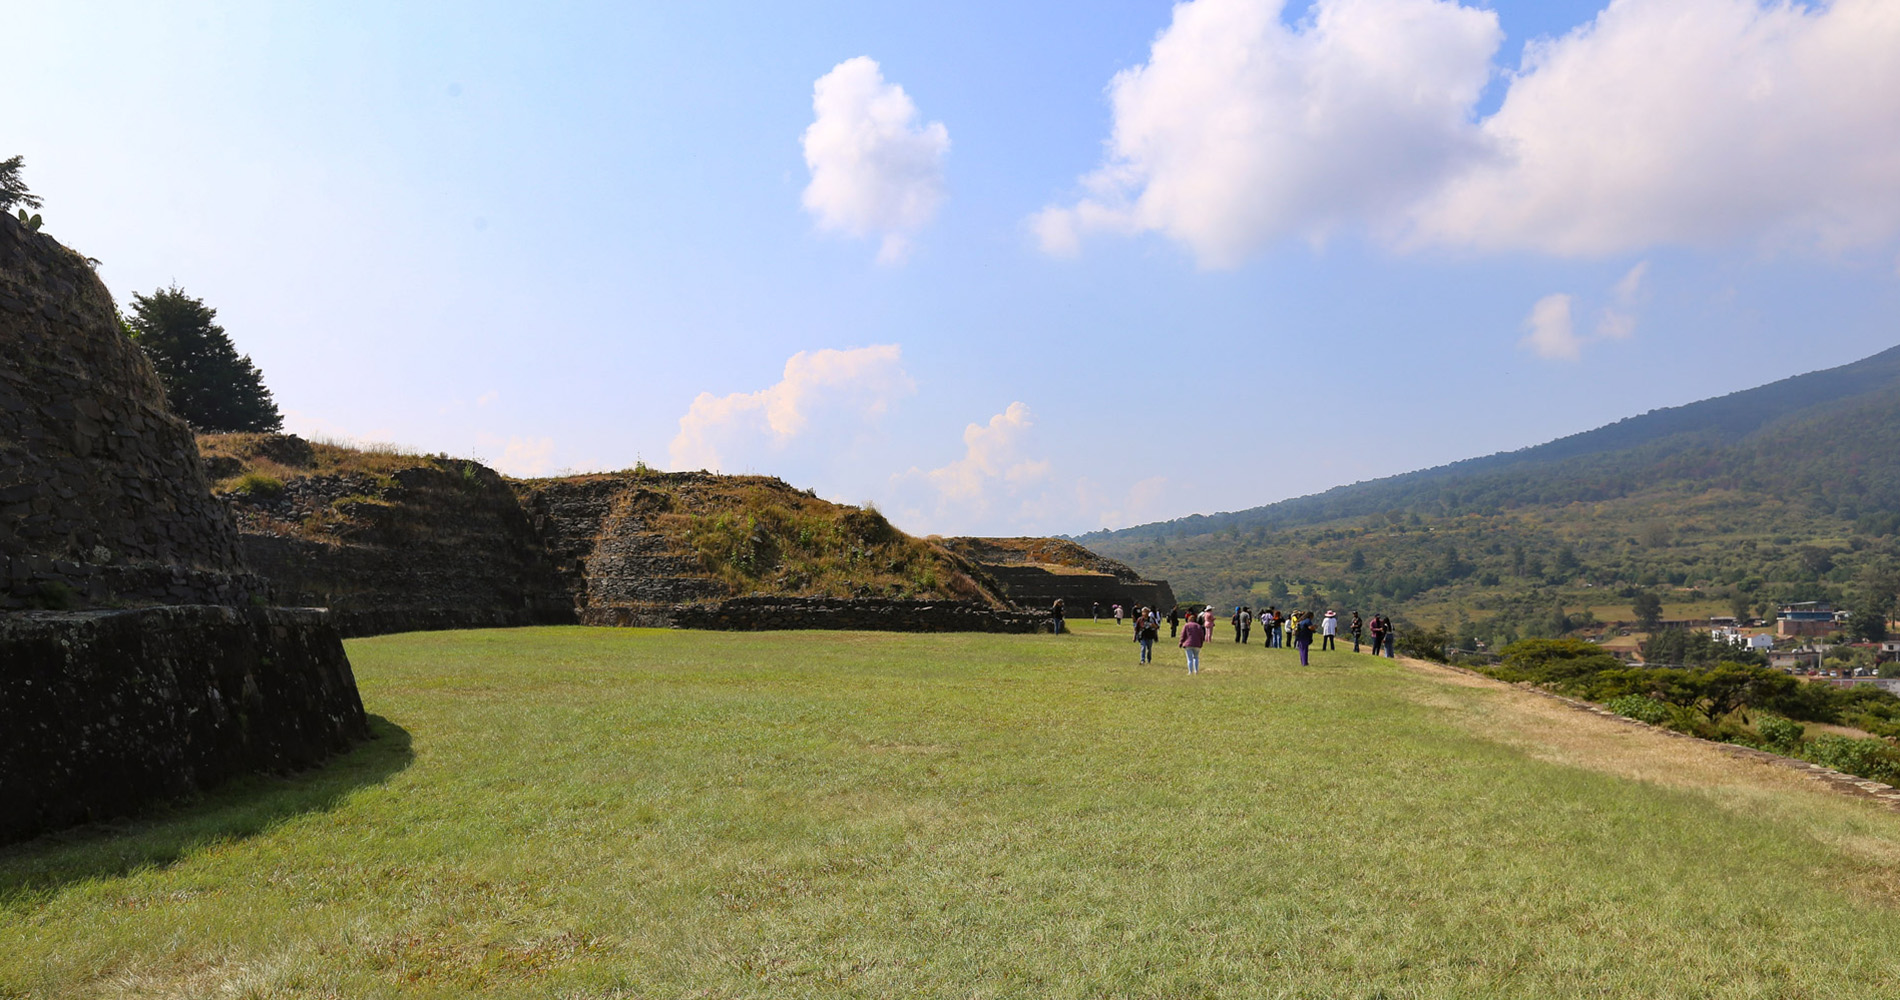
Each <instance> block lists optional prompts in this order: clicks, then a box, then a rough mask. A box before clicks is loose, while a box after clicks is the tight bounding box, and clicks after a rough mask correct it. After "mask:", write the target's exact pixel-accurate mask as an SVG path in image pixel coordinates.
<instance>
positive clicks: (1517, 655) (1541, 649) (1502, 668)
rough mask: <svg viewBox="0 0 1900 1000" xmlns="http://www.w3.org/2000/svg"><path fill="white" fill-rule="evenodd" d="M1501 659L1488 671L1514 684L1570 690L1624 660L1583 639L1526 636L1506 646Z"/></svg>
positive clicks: (1619, 664) (1620, 664)
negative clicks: (1526, 637)
mask: <svg viewBox="0 0 1900 1000" xmlns="http://www.w3.org/2000/svg"><path fill="white" fill-rule="evenodd" d="M1500 655H1501V657H1502V659H1501V660H1500V662H1499V663H1498V664H1497V665H1496V666H1494V667H1492V668H1490V669H1489V670H1486V671H1485V672H1486V673H1488V674H1490V675H1491V676H1493V677H1496V678H1497V679H1499V680H1502V681H1510V682H1511V683H1513V684H1516V683H1523V682H1527V681H1528V682H1529V683H1532V684H1540V685H1544V686H1546V687H1551V688H1555V689H1557V690H1568V689H1570V687H1571V686H1572V685H1574V684H1576V683H1577V682H1579V681H1586V680H1588V679H1590V678H1593V677H1595V676H1596V675H1597V674H1599V673H1601V672H1603V671H1605V670H1618V669H1621V668H1622V666H1623V661H1621V660H1619V659H1617V658H1616V657H1614V656H1611V655H1610V654H1608V653H1605V652H1604V651H1603V650H1602V649H1600V648H1598V647H1597V646H1595V645H1592V644H1591V643H1587V642H1584V641H1583V640H1581V639H1524V640H1522V641H1519V642H1514V643H1512V644H1510V645H1509V646H1506V647H1504V649H1503V650H1502V651H1501V653H1500Z"/></svg>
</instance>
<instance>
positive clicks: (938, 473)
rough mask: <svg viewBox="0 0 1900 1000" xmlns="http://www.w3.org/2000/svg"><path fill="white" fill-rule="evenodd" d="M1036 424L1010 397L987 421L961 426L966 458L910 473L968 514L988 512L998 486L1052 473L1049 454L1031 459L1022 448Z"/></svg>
mask: <svg viewBox="0 0 1900 1000" xmlns="http://www.w3.org/2000/svg"><path fill="white" fill-rule="evenodd" d="M1032 426H1034V421H1033V420H1032V419H1031V418H1030V414H1029V407H1027V406H1024V405H1023V404H1022V403H1020V402H1017V403H1011V404H1009V406H1008V407H1007V408H1005V409H1004V410H1003V412H1001V413H998V414H997V415H995V416H993V417H991V418H990V422H989V423H988V424H971V425H969V426H968V427H965V428H964V429H963V457H962V458H959V459H957V460H956V461H954V462H951V463H950V464H949V465H946V466H943V467H942V468H937V469H932V470H930V471H929V472H920V471H919V470H918V469H915V468H913V469H911V470H910V472H909V473H907V475H911V476H917V475H921V476H922V477H923V478H924V480H925V481H926V482H927V483H929V485H930V487H931V489H932V490H933V491H934V492H935V494H936V496H937V498H938V500H940V501H941V502H942V503H943V504H945V505H951V506H955V507H959V508H961V509H962V511H963V512H964V513H966V514H978V515H980V514H983V513H987V512H988V510H989V507H990V504H991V502H992V501H993V500H994V499H995V498H994V493H995V492H996V491H997V490H998V489H999V488H1000V489H1001V490H1004V491H1007V492H1010V493H1015V492H1020V491H1021V490H1022V489H1023V488H1024V487H1026V486H1028V485H1030V484H1032V483H1035V482H1037V481H1039V480H1042V479H1045V478H1047V477H1048V475H1049V460H1048V459H1031V458H1029V457H1028V456H1027V455H1026V454H1025V453H1024V452H1025V446H1026V438H1027V436H1028V433H1029V428H1030V427H1032Z"/></svg>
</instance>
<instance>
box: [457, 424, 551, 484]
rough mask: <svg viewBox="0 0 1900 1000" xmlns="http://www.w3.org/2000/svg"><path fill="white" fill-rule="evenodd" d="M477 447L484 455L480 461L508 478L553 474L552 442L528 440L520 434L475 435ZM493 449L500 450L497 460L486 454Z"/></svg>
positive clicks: (536, 439) (549, 440) (547, 439)
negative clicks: (504, 435)
mask: <svg viewBox="0 0 1900 1000" xmlns="http://www.w3.org/2000/svg"><path fill="white" fill-rule="evenodd" d="M475 442H476V447H477V448H479V449H480V450H481V452H482V453H483V456H484V457H483V458H482V461H483V463H484V464H486V465H488V466H491V467H492V468H494V469H495V470H496V471H498V472H504V473H507V474H508V475H511V476H522V477H535V476H546V475H550V474H552V473H554V472H555V471H556V470H555V465H554V439H553V438H545V437H544V438H530V437H521V436H519V435H514V434H511V435H508V436H507V437H501V436H499V435H495V434H477V435H475ZM495 448H500V449H501V455H500V456H499V457H492V456H490V455H489V454H488V453H489V452H491V451H492V450H493V449H495Z"/></svg>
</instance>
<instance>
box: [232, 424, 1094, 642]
mask: <svg viewBox="0 0 1900 1000" xmlns="http://www.w3.org/2000/svg"><path fill="white" fill-rule="evenodd" d="M198 445H199V452H200V454H201V455H202V456H203V459H204V462H205V464H206V468H207V470H208V471H209V472H210V473H211V477H212V479H213V481H214V483H215V486H214V491H215V492H217V493H219V494H220V495H223V496H225V497H226V498H227V500H229V501H230V507H231V509H232V511H233V513H234V514H235V516H236V517H237V519H238V522H239V525H240V527H241V528H242V529H243V530H244V531H246V532H249V533H252V534H261V535H272V536H277V537H283V538H296V539H304V540H309V541H317V542H324V543H331V542H339V541H342V542H362V543H365V544H376V545H381V546H384V547H386V548H390V549H393V550H404V549H414V548H416V547H418V546H423V545H427V544H430V543H431V542H432V540H433V539H434V538H436V537H437V536H441V537H443V538H450V539H455V540H456V541H455V544H456V545H458V546H461V547H464V548H469V547H473V548H477V549H479V548H482V547H484V546H487V547H491V548H492V547H493V545H494V543H493V540H492V539H488V540H483V539H475V540H472V541H470V540H465V539H462V538H461V537H460V536H461V535H463V534H466V533H468V532H470V531H476V532H486V533H487V534H489V535H495V534H497V533H498V532H500V531H502V530H504V529H503V528H498V527H496V526H494V525H492V524H490V523H489V521H488V520H482V519H476V520H471V519H470V518H468V517H467V516H465V514H464V512H463V510H462V508H463V507H464V506H466V505H467V503H468V502H469V501H470V500H471V498H474V499H478V500H479V501H480V503H482V504H484V505H486V506H488V507H491V508H492V507H497V506H505V507H508V508H510V509H511V510H512V511H513V512H514V513H515V514H516V515H517V517H516V520H519V521H520V522H521V525H522V527H521V529H520V532H525V531H526V527H525V526H526V524H527V523H528V517H529V515H528V513H527V512H526V510H525V509H523V507H524V505H525V506H526V507H536V506H537V502H538V501H541V500H544V499H546V498H555V500H554V505H556V506H558V505H560V503H561V502H562V500H563V499H564V498H572V497H577V496H578V497H584V498H585V497H591V498H592V499H593V501H595V503H594V505H593V509H592V514H591V516H587V517H582V518H581V519H580V520H579V522H577V523H572V524H562V523H558V522H559V519H558V518H557V519H545V520H544V522H543V523H542V525H541V529H542V530H543V531H544V532H549V533H550V534H545V535H544V537H542V538H541V540H540V542H539V543H537V544H541V545H545V546H548V547H550V548H551V549H555V550H561V551H559V552H558V553H550V554H551V555H552V556H553V557H555V558H556V561H557V562H563V563H564V564H576V563H578V564H581V565H583V566H584V567H585V568H584V569H583V570H582V572H586V573H594V572H611V571H613V570H612V568H611V567H608V568H603V567H605V566H606V564H605V563H598V562H595V561H594V560H592V559H591V558H590V557H591V556H592V554H593V553H594V552H595V551H596V550H597V549H598V548H600V547H601V545H602V543H603V542H604V543H606V548H608V549H615V548H624V549H629V550H634V551H637V552H638V553H640V554H642V555H645V556H659V557H661V558H660V559H659V560H658V561H649V562H645V563H640V564H637V565H631V566H622V567H619V568H620V569H621V570H623V571H624V572H625V573H626V574H627V575H629V576H630V577H635V578H640V579H641V580H645V581H647V582H651V581H652V580H654V579H656V578H668V579H671V578H677V577H678V576H679V575H680V574H681V573H682V572H684V574H685V575H686V576H688V577H691V578H694V579H693V580H692V581H691V582H697V583H702V584H703V583H705V582H706V581H716V583H715V584H714V585H712V586H711V587H710V588H707V587H696V588H695V587H685V588H680V589H681V593H679V594H677V595H666V594H662V595H660V596H661V598H662V599H661V600H660V601H659V602H658V603H666V602H667V601H669V600H675V601H689V600H697V599H700V598H702V597H704V596H706V591H707V590H708V589H710V590H711V591H712V592H715V593H724V594H727V595H730V596H741V595H749V594H768V595H780V596H794V597H839V598H852V597H860V598H899V599H916V600H960V601H976V602H979V603H983V604H988V605H991V606H997V605H1000V604H1002V603H1003V601H1002V599H1001V597H1000V595H999V593H998V588H997V587H996V586H995V583H994V581H992V580H990V579H989V578H988V576H987V575H986V574H985V573H984V571H983V570H982V568H981V567H979V566H977V565H975V564H974V563H972V562H971V561H969V560H967V559H965V558H964V557H962V556H960V555H957V554H955V553H953V552H950V551H948V550H946V549H945V548H944V547H943V546H941V545H939V544H937V543H936V542H933V541H929V540H925V539H919V538H914V537H912V536H910V535H906V534H905V533H903V532H902V531H899V530H898V529H897V528H895V527H894V526H892V525H891V523H890V522H889V521H888V520H886V519H885V518H884V516H883V515H882V514H881V513H879V512H878V511H877V510H875V509H873V508H860V507H853V506H850V505H846V504H837V503H832V502H830V501H827V500H823V499H821V498H819V497H818V496H817V495H816V494H814V493H812V492H810V491H808V490H799V489H795V488H793V487H792V486H790V485H788V484H787V483H785V482H784V481H782V480H779V479H776V478H773V477H770V476H724V475H715V474H711V473H704V472H677V473H675V472H658V471H654V470H651V469H647V468H645V467H644V466H641V467H636V468H634V469H629V470H624V471H621V472H611V473H597V474H581V475H572V476H562V477H555V478H544V479H526V480H518V479H510V478H508V477H504V476H500V475H498V474H497V473H495V472H494V471H493V470H491V469H489V468H487V467H486V466H484V465H481V464H480V463H478V462H475V461H472V460H468V459H458V458H451V457H449V456H447V455H426V454H416V453H412V452H408V451H405V450H403V449H400V448H394V447H384V446H365V447H352V446H347V445H342V444H337V443H335V442H325V441H305V440H303V439H301V438H298V437H295V436H292V435H281V434H207V435H201V436H200V437H199V439H198ZM540 506H547V504H545V503H542V504H540ZM489 513H491V514H493V513H497V512H496V511H489ZM500 513H506V512H500ZM506 530H509V531H513V530H514V529H513V527H512V526H509V527H508V528H507V529H506ZM520 532H514V533H517V534H518V533H520ZM563 532H565V533H566V535H569V536H572V537H566V536H563V535H562V533H563ZM509 541H510V544H511V545H513V546H514V547H515V548H519V545H518V544H516V540H514V539H510V540H509ZM1061 544H1065V545H1069V546H1070V547H1071V548H1076V546H1074V545H1073V543H1061ZM682 567H683V569H682ZM277 568H278V570H279V572H280V573H282V574H285V575H288V576H292V577H296V578H297V579H296V580H294V581H292V582H293V583H299V582H301V579H302V575H303V574H301V573H300V572H299V571H298V569H297V567H295V566H282V567H277ZM341 575H342V576H347V575H348V574H347V573H346V574H341ZM359 575H360V574H359ZM379 582H380V581H378V580H375V579H363V580H357V581H354V582H352V581H350V580H339V581H326V585H325V586H323V587H313V588H309V589H315V590H319V591H321V592H322V593H323V595H324V596H325V603H333V602H334V601H335V600H339V599H340V600H347V597H336V596H335V595H338V594H347V593H351V592H357V591H369V590H374V589H375V588H376V587H377V586H378V584H379ZM570 586H571V587H572V588H573V589H575V590H576V591H578V592H579V593H580V594H581V595H582V597H583V598H584V599H585V598H586V597H588V596H590V595H591V590H590V587H589V586H588V583H587V582H585V581H583V582H579V583H573V582H570ZM531 589H532V588H531ZM660 589H661V590H665V587H664V586H663V585H662V586H661V587H660Z"/></svg>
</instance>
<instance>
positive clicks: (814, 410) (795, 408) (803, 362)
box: [669, 344, 917, 471]
mask: <svg viewBox="0 0 1900 1000" xmlns="http://www.w3.org/2000/svg"><path fill="white" fill-rule="evenodd" d="M916 388H917V385H916V383H915V382H914V381H912V380H911V377H910V376H909V375H908V374H907V373H906V372H905V371H904V366H903V358H902V355H901V352H900V350H899V349H898V346H897V345H896V344H880V345H874V346H871V347H856V348H852V349H850V350H843V351H839V350H832V349H829V348H827V349H825V350H822V351H800V352H798V353H797V354H794V355H792V356H791V358H790V359H788V360H787V361H786V362H785V372H784V375H783V377H781V378H780V379H779V381H778V382H776V383H774V384H772V385H771V386H768V387H767V388H764V389H760V390H759V391H757V392H735V393H731V394H729V395H725V396H715V395H713V394H712V393H710V392H702V393H700V394H699V396H698V397H697V398H695V399H694V400H693V403H692V406H691V407H690V408H688V409H687V411H686V415H685V416H682V417H680V430H679V434H678V435H677V436H676V437H674V438H673V443H672V445H671V446H670V448H669V458H670V459H671V463H672V467H673V468H675V469H691V468H707V469H714V470H719V469H727V470H728V471H730V469H731V468H732V467H733V466H732V465H731V463H732V462H733V461H735V460H740V461H742V460H744V459H745V458H746V457H749V456H762V455H769V454H771V453H773V452H776V451H780V450H782V449H784V448H785V447H786V445H788V444H790V443H791V442H792V441H794V440H795V439H798V438H800V437H821V436H823V437H830V438H833V439H835V438H836V437H837V436H838V435H841V434H849V433H850V432H851V431H852V430H853V429H854V428H861V427H863V426H864V425H866V424H867V423H869V422H871V421H873V420H874V419H875V418H877V417H879V416H882V415H883V414H884V412H885V411H886V410H888V409H889V407H890V405H891V403H892V402H894V401H896V400H897V399H898V398H900V397H902V396H906V395H909V394H910V393H912V392H914V391H916Z"/></svg>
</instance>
